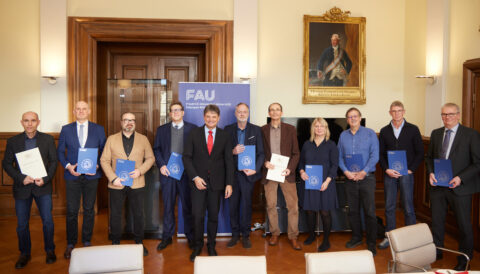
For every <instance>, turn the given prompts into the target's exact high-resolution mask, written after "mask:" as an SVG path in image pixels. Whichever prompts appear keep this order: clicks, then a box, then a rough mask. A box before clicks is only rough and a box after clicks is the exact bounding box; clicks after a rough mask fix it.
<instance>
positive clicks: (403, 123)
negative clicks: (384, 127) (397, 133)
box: [390, 119, 405, 129]
mask: <svg viewBox="0 0 480 274" xmlns="http://www.w3.org/2000/svg"><path fill="white" fill-rule="evenodd" d="M390 124H391V125H392V127H393V129H397V128H396V127H395V126H394V125H393V121H390ZM403 125H405V119H403V121H402V124H401V125H400V127H398V129H401V128H403Z"/></svg>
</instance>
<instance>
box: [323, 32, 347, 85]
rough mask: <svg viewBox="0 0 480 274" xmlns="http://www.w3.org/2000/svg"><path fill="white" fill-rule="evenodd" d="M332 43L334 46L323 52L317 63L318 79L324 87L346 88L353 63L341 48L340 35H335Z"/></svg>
mask: <svg viewBox="0 0 480 274" xmlns="http://www.w3.org/2000/svg"><path fill="white" fill-rule="evenodd" d="M330 41H331V44H332V45H331V46H330V47H328V48H326V49H325V50H324V51H323V52H322V55H321V56H320V60H319V61H318V63H317V77H318V79H320V80H321V82H322V83H323V86H345V85H346V84H347V81H348V74H349V73H350V70H351V69H352V61H351V60H350V57H348V54H347V52H346V51H345V50H344V49H343V48H341V47H340V36H339V35H338V34H336V33H334V34H333V35H332V37H331V39H330Z"/></svg>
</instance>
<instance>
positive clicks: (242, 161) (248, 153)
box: [238, 145, 255, 170]
mask: <svg viewBox="0 0 480 274" xmlns="http://www.w3.org/2000/svg"><path fill="white" fill-rule="evenodd" d="M244 169H253V170H255V146H254V145H252V146H245V150H244V151H243V152H242V153H240V154H238V170H244Z"/></svg>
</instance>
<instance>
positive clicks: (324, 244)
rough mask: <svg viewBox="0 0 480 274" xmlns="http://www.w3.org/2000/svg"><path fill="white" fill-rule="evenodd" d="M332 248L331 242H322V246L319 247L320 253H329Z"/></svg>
mask: <svg viewBox="0 0 480 274" xmlns="http://www.w3.org/2000/svg"><path fill="white" fill-rule="evenodd" d="M329 248H330V242H322V244H321V245H320V246H319V247H318V249H317V251H318V252H323V251H327V250H328V249H329Z"/></svg>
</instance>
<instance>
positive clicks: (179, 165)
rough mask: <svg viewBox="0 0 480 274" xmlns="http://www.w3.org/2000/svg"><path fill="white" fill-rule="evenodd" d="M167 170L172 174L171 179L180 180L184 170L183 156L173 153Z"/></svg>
mask: <svg viewBox="0 0 480 274" xmlns="http://www.w3.org/2000/svg"><path fill="white" fill-rule="evenodd" d="M167 169H168V171H169V172H170V177H172V178H174V179H176V180H180V179H181V178H182V174H183V170H184V167H183V162H182V154H178V153H176V152H172V154H170V159H168V164H167Z"/></svg>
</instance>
